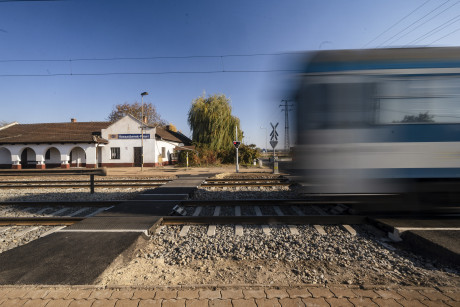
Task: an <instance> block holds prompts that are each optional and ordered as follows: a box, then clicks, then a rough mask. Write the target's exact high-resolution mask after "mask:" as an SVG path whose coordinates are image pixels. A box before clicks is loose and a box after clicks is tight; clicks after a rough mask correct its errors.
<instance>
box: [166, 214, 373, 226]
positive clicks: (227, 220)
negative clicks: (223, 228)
mask: <svg viewBox="0 0 460 307" xmlns="http://www.w3.org/2000/svg"><path fill="white" fill-rule="evenodd" d="M365 223H367V217H366V216H362V215H302V216H297V215H284V216H278V215H275V216H271V215H265V216H164V217H163V218H162V221H161V224H162V225H228V224H238V225H308V224H311V225H342V224H352V225H358V224H365Z"/></svg>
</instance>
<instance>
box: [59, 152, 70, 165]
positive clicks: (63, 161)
mask: <svg viewBox="0 0 460 307" xmlns="http://www.w3.org/2000/svg"><path fill="white" fill-rule="evenodd" d="M69 160H70V156H69V155H66V154H61V168H70V162H69Z"/></svg>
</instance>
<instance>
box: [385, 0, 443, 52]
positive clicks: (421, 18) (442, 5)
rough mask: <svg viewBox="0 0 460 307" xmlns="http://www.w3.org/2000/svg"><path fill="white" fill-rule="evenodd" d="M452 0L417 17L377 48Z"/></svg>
mask: <svg viewBox="0 0 460 307" xmlns="http://www.w3.org/2000/svg"><path fill="white" fill-rule="evenodd" d="M450 1H451V0H447V1H446V2H444V3H442V4H440V5H438V6H437V7H435V8H434V9H432V10H431V11H429V12H428V13H427V14H425V15H423V16H422V17H420V18H419V19H417V20H416V21H414V22H413V23H411V24H410V25H408V26H407V27H405V28H404V29H402V30H401V31H399V32H398V33H396V34H395V35H393V36H392V37H390V38H388V39H387V40H386V41H384V42H383V43H381V44H380V45H378V46H377V47H376V48H380V47H382V46H383V45H385V44H386V43H387V42H388V41H390V40H392V39H393V38H395V37H396V36H397V35H399V34H400V33H402V32H404V31H406V30H407V29H408V28H410V27H412V26H413V25H414V24H416V23H417V22H419V21H420V20H422V19H423V18H425V17H426V16H428V15H430V14H431V13H433V12H434V11H436V10H438V9H439V8H441V7H442V6H444V5H445V4H447V3H448V2H450Z"/></svg>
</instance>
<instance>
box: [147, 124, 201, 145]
mask: <svg viewBox="0 0 460 307" xmlns="http://www.w3.org/2000/svg"><path fill="white" fill-rule="evenodd" d="M156 136H158V137H160V138H162V139H163V140H166V141H171V142H176V143H182V144H184V145H186V146H187V145H192V140H190V139H189V138H188V137H186V136H185V135H183V134H182V133H180V132H174V131H171V130H168V129H165V128H162V127H157V132H156Z"/></svg>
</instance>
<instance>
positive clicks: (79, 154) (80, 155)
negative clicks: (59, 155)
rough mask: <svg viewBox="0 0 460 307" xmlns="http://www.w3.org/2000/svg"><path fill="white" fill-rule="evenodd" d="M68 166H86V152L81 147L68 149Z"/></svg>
mask: <svg viewBox="0 0 460 307" xmlns="http://www.w3.org/2000/svg"><path fill="white" fill-rule="evenodd" d="M69 156H70V159H69V160H70V166H71V167H85V166H86V152H85V151H84V150H83V148H81V147H79V146H77V147H74V148H72V150H71V151H70V155H69Z"/></svg>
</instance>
